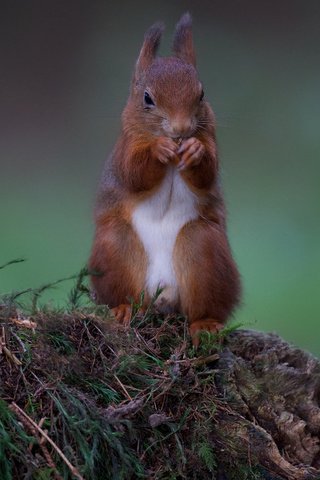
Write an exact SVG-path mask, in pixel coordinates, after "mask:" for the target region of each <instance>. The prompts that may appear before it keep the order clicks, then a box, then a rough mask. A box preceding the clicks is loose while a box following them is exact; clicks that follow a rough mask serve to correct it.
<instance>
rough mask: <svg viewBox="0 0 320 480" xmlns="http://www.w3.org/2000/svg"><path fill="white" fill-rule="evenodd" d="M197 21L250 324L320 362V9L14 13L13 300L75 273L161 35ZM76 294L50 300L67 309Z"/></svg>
mask: <svg viewBox="0 0 320 480" xmlns="http://www.w3.org/2000/svg"><path fill="white" fill-rule="evenodd" d="M186 10H189V11H190V12H191V13H192V15H193V18H194V39H195V45H196V49H197V54H198V67H199V72H200V76H201V79H202V80H203V83H204V86H205V93H206V97H207V98H208V99H209V100H210V102H211V104H212V106H213V108H214V110H215V112H216V115H217V121H218V132H217V134H218V142H219V150H220V159H221V167H222V168H221V170H222V181H223V186H224V190H225V195H226V200H227V206H228V211H229V233H230V241H231V245H232V248H233V251H234V254H235V257H236V260H237V262H238V265H239V268H240V271H241V274H242V277H243V284H244V296H243V305H242V307H241V308H240V309H239V310H238V311H237V313H236V318H237V319H239V320H241V321H243V322H244V323H245V324H246V325H247V326H248V327H250V328H256V329H262V330H266V331H275V332H277V333H279V334H280V335H282V336H284V337H285V338H286V339H287V340H289V341H291V342H294V343H295V344H297V345H299V346H301V347H303V348H306V349H308V350H311V351H312V352H314V353H316V354H318V355H319V354H320V342H319V337H320V335H319V334H320V318H319V312H320V291H319V290H320V289H319V286H320V268H319V267H320V222H319V217H320V188H319V176H320V161H319V160H320V138H319V137H320V136H319V120H320V28H319V25H320V2H319V1H318V0H314V1H312V0H306V1H296V0H278V1H275V0H271V1H254V0H250V1H236V0H234V1H232V0H219V1H215V0H211V1H206V0H201V1H179V0H176V1H168V0H167V1H164V0H162V1H158V0H156V1H152V2H150V0H149V1H136V2H129V1H123V0H118V1H117V2H107V1H102V0H101V1H95V0H93V1H89V0H88V1H83V0H68V1H59V0H55V1H53V0H51V1H46V2H43V0H29V1H28V2H24V1H22V0H21V1H18V0H17V1H15V0H11V1H9V0H8V1H2V2H1V15H0V18H1V19H0V23H1V28H0V48H1V71H0V82H1V91H0V95H1V107H0V122H1V124H0V132H1V136H0V148H1V150H0V151H1V157H0V162H1V190H0V191H1V194H0V195H1V204H0V205H1V206H0V242H1V249H0V264H2V263H5V262H6V261H8V260H11V259H13V258H17V257H21V256H23V257H26V258H27V259H28V261H27V262H26V263H23V264H19V265H14V266H11V267H8V268H7V269H5V270H2V271H1V272H0V291H1V292H7V291H11V290H12V289H14V290H19V289H23V288H27V287H31V286H32V287H36V286H39V285H40V284H42V283H46V282H50V281H54V280H56V279H58V278H61V277H64V276H68V275H71V274H73V273H76V272H77V271H78V270H79V269H80V268H81V267H82V266H83V265H84V264H85V262H86V260H87V258H88V255H89V251H90V245H91V240H92V235H93V222H92V210H93V204H94V198H95V192H96V187H97V184H98V179H99V175H100V173H101V169H102V165H103V162H104V158H105V157H106V155H107V154H108V152H109V151H110V150H111V148H112V146H113V144H114V142H115V139H116V137H117V134H118V132H119V125H120V114H121V111H122V108H123V106H124V104H125V101H126V98H127V93H128V88H129V82H130V78H131V74H132V67H133V65H134V62H135V59H136V57H137V54H138V51H139V48H140V46H141V42H142V38H143V34H144V32H145V30H146V28H147V27H148V26H149V25H150V24H152V23H153V22H154V21H156V20H164V21H165V23H166V25H167V30H166V33H165V38H164V40H163V42H162V47H161V53H162V54H167V53H169V48H170V41H171V35H172V30H173V27H174V24H175V22H176V21H177V20H178V18H179V17H180V15H181V14H182V13H183V12H184V11H186ZM69 289H70V283H69V284H68V283H66V284H63V285H61V286H60V287H59V288H57V289H55V290H52V291H50V292H49V293H47V295H46V297H45V300H46V301H49V300H50V299H51V300H52V302H54V303H59V304H62V303H63V302H64V301H65V299H66V293H67V291H68V290H69Z"/></svg>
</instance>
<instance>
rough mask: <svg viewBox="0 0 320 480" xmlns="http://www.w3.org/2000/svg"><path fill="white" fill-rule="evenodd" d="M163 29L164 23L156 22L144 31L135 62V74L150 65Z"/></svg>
mask: <svg viewBox="0 0 320 480" xmlns="http://www.w3.org/2000/svg"><path fill="white" fill-rule="evenodd" d="M163 30H164V24H163V23H162V22H157V23H155V24H154V25H152V26H151V27H150V28H149V30H147V31H146V33H145V36H144V42H143V45H142V47H141V50H140V54H139V58H138V60H137V64H136V76H139V73H143V72H144V71H145V70H146V69H147V68H148V67H149V66H150V65H151V63H152V61H153V59H154V58H155V56H156V53H157V50H158V47H159V44H160V39H161V35H162V32H163Z"/></svg>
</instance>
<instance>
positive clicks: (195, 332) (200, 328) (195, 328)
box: [189, 318, 223, 348]
mask: <svg viewBox="0 0 320 480" xmlns="http://www.w3.org/2000/svg"><path fill="white" fill-rule="evenodd" d="M222 328H223V324H222V323H220V322H217V321H216V320H213V319H212V318H206V319H203V320H196V321H195V322H192V323H191V324H190V326H189V330H190V335H191V338H192V344H193V346H194V347H196V348H197V347H198V346H199V343H200V333H201V332H209V333H217V332H218V331H219V330H221V329H222Z"/></svg>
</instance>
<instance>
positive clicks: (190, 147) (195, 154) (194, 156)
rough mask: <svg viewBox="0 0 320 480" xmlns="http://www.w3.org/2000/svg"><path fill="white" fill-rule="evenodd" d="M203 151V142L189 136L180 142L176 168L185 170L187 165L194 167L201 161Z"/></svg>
mask: <svg viewBox="0 0 320 480" xmlns="http://www.w3.org/2000/svg"><path fill="white" fill-rule="evenodd" d="M204 152H205V147H204V145H203V143H202V142H201V141H200V140H198V139H197V138H196V137H190V138H188V139H187V140H184V141H183V142H182V145H181V147H180V148H179V150H178V155H181V159H180V162H179V163H178V170H180V171H181V170H185V169H186V168H189V167H195V166H196V165H198V164H199V163H200V161H201V158H202V157H203V155H204Z"/></svg>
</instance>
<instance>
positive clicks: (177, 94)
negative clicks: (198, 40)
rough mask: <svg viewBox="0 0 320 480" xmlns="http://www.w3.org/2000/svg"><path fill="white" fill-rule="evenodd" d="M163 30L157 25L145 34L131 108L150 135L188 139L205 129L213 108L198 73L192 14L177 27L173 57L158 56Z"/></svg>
mask: <svg viewBox="0 0 320 480" xmlns="http://www.w3.org/2000/svg"><path fill="white" fill-rule="evenodd" d="M163 29H164V26H163V24H162V23H156V24H154V25H153V26H152V27H150V29H149V30H148V31H147V32H146V34H145V38H144V42H143V45H142V48H141V51H140V55H139V58H138V60H137V63H136V67H135V71H134V76H133V80H132V87H131V94H130V98H129V103H128V106H130V113H131V114H132V113H133V112H132V108H134V109H135V112H136V114H137V113H139V123H140V122H141V121H143V127H144V129H147V130H148V131H149V132H150V133H152V134H154V135H165V136H169V137H172V138H188V137H190V136H192V135H193V134H194V132H195V131H196V130H197V128H201V121H202V122H203V120H204V118H205V117H206V116H207V115H206V114H207V112H208V108H209V107H208V105H206V102H205V101H204V100H203V96H204V93H203V87H202V84H201V82H200V80H199V78H198V73H197V70H196V58H195V51H194V47H193V40H192V19H191V16H190V14H189V13H185V14H184V15H183V16H182V17H181V19H180V20H179V22H178V23H177V25H176V29H175V33H174V38H173V47H172V50H173V55H172V56H170V57H159V56H157V50H158V47H159V43H160V38H161V35H162V32H163ZM128 113H129V112H128ZM126 118H128V116H126Z"/></svg>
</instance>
